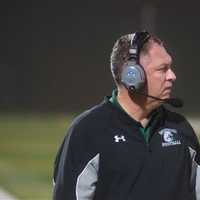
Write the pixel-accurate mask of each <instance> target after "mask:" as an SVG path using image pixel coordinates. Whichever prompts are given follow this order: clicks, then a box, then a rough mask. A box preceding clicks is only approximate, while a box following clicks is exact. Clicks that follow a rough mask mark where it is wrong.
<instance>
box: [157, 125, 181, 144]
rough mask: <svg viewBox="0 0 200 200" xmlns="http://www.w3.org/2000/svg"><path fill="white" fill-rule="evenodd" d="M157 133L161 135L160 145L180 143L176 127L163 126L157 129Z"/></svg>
mask: <svg viewBox="0 0 200 200" xmlns="http://www.w3.org/2000/svg"><path fill="white" fill-rule="evenodd" d="M159 134H160V135H161V136H162V147H168V146H174V145H179V144H181V141H180V139H179V138H178V134H177V130H176V129H170V128H164V129H162V130H160V131H159Z"/></svg>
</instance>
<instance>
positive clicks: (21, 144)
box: [0, 114, 72, 200]
mask: <svg viewBox="0 0 200 200" xmlns="http://www.w3.org/2000/svg"><path fill="white" fill-rule="evenodd" d="M71 119H72V116H71V117H70V116H67V115H66V116H64V115H58V114H56V115H53V114H51V115H30V114H24V115H17V114H16V115H8V114H7V115H1V116H0V177H1V178H0V186H3V188H4V189H5V190H7V191H9V192H10V193H11V194H13V195H14V196H16V197H18V198H19V199H20V200H49V199H52V172H53V162H54V158H55V154H56V152H57V150H58V147H59V145H60V143H61V142H62V140H63V137H64V134H65V132H66V129H67V127H68V125H69V123H70V122H71Z"/></svg>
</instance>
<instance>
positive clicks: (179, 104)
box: [128, 86, 184, 108]
mask: <svg viewBox="0 0 200 200" xmlns="http://www.w3.org/2000/svg"><path fill="white" fill-rule="evenodd" d="M128 91H129V92H130V93H131V94H132V93H136V94H138V95H142V96H145V97H149V98H152V99H155V100H157V101H162V102H164V103H166V104H168V105H170V106H173V107H175V108H181V107H183V105H184V103H183V101H182V100H181V99H180V98H168V99H160V98H158V97H154V96H151V95H148V94H145V93H142V92H139V91H137V90H135V88H134V87H133V86H130V87H129V88H128Z"/></svg>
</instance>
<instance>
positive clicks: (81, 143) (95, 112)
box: [53, 99, 200, 200]
mask: <svg viewBox="0 0 200 200" xmlns="http://www.w3.org/2000/svg"><path fill="white" fill-rule="evenodd" d="M153 115H154V116H153V117H152V122H151V130H150V140H149V143H146V142H145V140H144V138H143V136H142V135H141V133H140V131H139V128H140V127H141V124H140V123H139V122H137V121H135V120H133V119H132V118H131V117H129V116H128V115H127V114H126V113H125V112H123V111H122V110H120V109H118V108H117V107H115V106H113V105H112V103H110V102H109V101H108V99H107V100H105V101H104V102H102V103H101V104H99V105H97V106H95V107H93V108H92V109H90V110H88V111H86V112H84V113H83V114H81V115H80V116H79V117H77V118H76V119H75V120H74V122H73V123H72V125H71V127H70V128H69V130H68V134H67V135H66V137H65V139H64V141H63V144H62V145H61V147H60V149H59V152H58V154H57V157H56V160H55V169H54V183H55V185H54V194H53V195H54V197H53V199H54V200H147V199H149V200H195V199H196V190H195V188H196V177H197V168H198V165H197V163H199V161H200V147H199V143H198V140H197V137H196V135H195V133H194V131H193V129H192V127H191V126H190V124H189V123H188V122H187V121H186V119H185V118H184V117H183V116H181V115H179V114H177V113H174V112H171V111H169V110H167V109H165V108H164V107H163V106H161V107H160V108H158V109H156V110H155V111H154V113H153ZM196 162H197V163H196Z"/></svg>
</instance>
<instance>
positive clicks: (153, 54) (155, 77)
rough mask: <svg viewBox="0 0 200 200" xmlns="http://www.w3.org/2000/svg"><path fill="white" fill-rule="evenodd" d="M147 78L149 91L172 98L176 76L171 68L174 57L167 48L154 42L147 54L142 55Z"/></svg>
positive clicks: (150, 93) (141, 61)
mask: <svg viewBox="0 0 200 200" xmlns="http://www.w3.org/2000/svg"><path fill="white" fill-rule="evenodd" d="M140 63H141V65H142V66H143V67H144V70H145V72H146V78H147V88H146V89H147V93H148V94H149V95H152V96H155V97H158V98H161V99H166V98H170V94H171V90H172V85H173V82H174V81H175V80H176V76H175V74H174V72H173V71H172V69H171V63H172V58H171V56H170V55H169V54H168V53H167V51H166V50H165V48H164V47H163V46H161V45H159V44H157V43H152V44H151V47H150V49H149V52H148V54H147V55H144V56H141V57H140Z"/></svg>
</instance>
